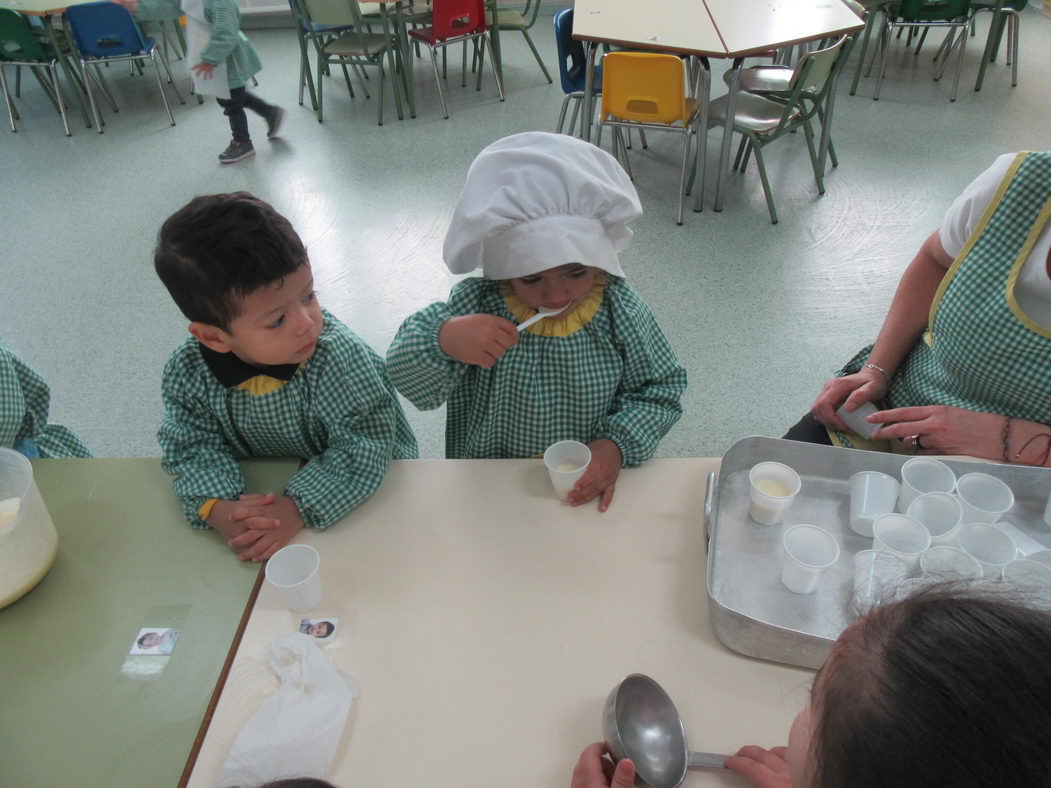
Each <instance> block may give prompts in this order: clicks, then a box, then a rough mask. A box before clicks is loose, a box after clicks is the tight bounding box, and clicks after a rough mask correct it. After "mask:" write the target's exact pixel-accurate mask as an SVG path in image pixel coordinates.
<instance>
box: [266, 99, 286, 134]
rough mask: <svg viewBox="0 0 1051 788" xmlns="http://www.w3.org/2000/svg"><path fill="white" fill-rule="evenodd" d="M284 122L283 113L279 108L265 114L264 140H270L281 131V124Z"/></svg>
mask: <svg viewBox="0 0 1051 788" xmlns="http://www.w3.org/2000/svg"><path fill="white" fill-rule="evenodd" d="M284 122H285V111H284V110H283V109H281V107H273V108H272V109H271V110H270V111H269V112H268V113H266V138H267V139H268V140H272V139H273V138H274V137H276V136H277V133H278V132H279V131H281V124H282V123H284Z"/></svg>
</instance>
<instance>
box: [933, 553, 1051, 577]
mask: <svg viewBox="0 0 1051 788" xmlns="http://www.w3.org/2000/svg"><path fill="white" fill-rule="evenodd" d="M920 571H921V572H923V575H924V578H925V579H928V580H932V581H959V580H981V579H982V577H983V576H984V574H985V573H984V572H983V571H982V565H981V564H980V563H979V562H978V559H977V558H975V557H974V556H972V555H970V554H968V553H965V552H964V551H963V550H960V549H958V548H956V547H950V546H949V545H944V544H941V545H934V546H933V547H931V548H930V549H929V550H926V551H925V552H924V553H923V555H921V556H920ZM1048 571H1051V568H1049V569H1048Z"/></svg>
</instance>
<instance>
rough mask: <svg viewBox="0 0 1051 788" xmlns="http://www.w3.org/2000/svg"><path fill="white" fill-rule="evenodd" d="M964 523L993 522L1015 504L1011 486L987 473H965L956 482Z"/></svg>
mask: <svg viewBox="0 0 1051 788" xmlns="http://www.w3.org/2000/svg"><path fill="white" fill-rule="evenodd" d="M956 495H957V496H959V498H960V505H961V506H962V507H963V521H964V522H965V523H995V522H996V521H997V520H999V519H1000V518H1001V517H1003V516H1004V515H1005V514H1006V513H1007V510H1008V509H1010V508H1011V507H1012V506H1014V504H1015V496H1014V493H1013V492H1011V488H1010V487H1008V486H1007V485H1006V484H1004V483H1003V482H1002V481H1000V480H999V479H997V478H996V477H995V476H990V475H989V474H987V473H966V474H964V475H963V476H961V477H960V480H959V481H958V482H957V483H956Z"/></svg>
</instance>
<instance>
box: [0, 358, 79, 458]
mask: <svg viewBox="0 0 1051 788" xmlns="http://www.w3.org/2000/svg"><path fill="white" fill-rule="evenodd" d="M50 406H51V389H49V388H48V386H47V383H45V382H44V379H43V378H42V377H40V375H39V373H37V371H36V370H35V369H33V368H32V367H31V366H29V365H28V364H27V363H26V362H24V361H23V360H22V359H20V358H19V357H18V356H16V355H15V354H14V353H12V352H11V351H10V350H8V349H7V348H5V347H3V346H2V345H0V446H3V447H4V448H6V449H14V450H15V451H17V452H20V453H21V454H23V455H25V456H26V457H28V458H29V459H31V460H35V459H37V458H38V457H90V456H91V452H90V451H88V447H87V446H85V445H84V444H83V443H82V442H81V440H80V438H78V437H77V436H76V435H74V434H73V433H72V432H71V431H70V430H69V429H68V428H66V427H63V426H62V425H61V424H51V423H49V422H48V420H47V416H48V410H49V408H50Z"/></svg>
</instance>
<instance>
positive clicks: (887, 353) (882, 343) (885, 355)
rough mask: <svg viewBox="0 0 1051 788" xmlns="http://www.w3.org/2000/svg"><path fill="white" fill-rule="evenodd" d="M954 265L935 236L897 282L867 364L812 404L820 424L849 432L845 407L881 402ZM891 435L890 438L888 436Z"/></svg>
mask: <svg viewBox="0 0 1051 788" xmlns="http://www.w3.org/2000/svg"><path fill="white" fill-rule="evenodd" d="M951 264H952V257H950V256H949V255H948V253H946V251H945V249H943V248H942V244H941V239H940V238H939V236H938V231H937V230H935V231H934V232H933V233H931V234H930V235H929V236H928V237H927V240H926V241H924V242H923V245H922V246H921V247H920V250H919V252H917V254H916V256H915V257H914V258H913V259H912V262H910V263H909V265H908V267H907V268H906V269H905V273H904V274H903V275H902V277H901V281H900V282H899V283H898V289H897V290H896V291H895V293H894V298H893V300H892V301H891V304H890V309H888V310H887V317H886V318H885V319H884V321H883V327H882V328H881V329H880V332H879V336H877V337H876V342H875V344H874V345H873V347H872V352H871V353H870V354H869V358H868V362H867V363H868V364H872V365H875V366H877V367H879V368H880V369H882V370H884V372H885V373H886V374H884V372H880V371H879V370H878V369H873V368H872V367H867V366H866V367H862V368H861V370H860V371H859V372H856V373H854V374H853V375H845V376H844V377H841V378H834V379H832V380H829V381H827V382H826V383H825V385H824V387H823V388H822V389H821V393H820V394H819V395H818V397H817V399H816V400H815V401H814V404H813V406H811V411H812V412H813V413H814V415H815V416H816V417H817V419H818V421H820V422H821V423H822V424H825V425H827V426H829V427H833V428H835V429H841V430H846V429H848V428H847V426H846V425H845V424H843V422H842V421H840V419H839V418H838V417H837V416H836V410H837V409H838V408H839V407H840V406H841V405H843V404H846V406H847V410H850V411H853V410H856V409H857V408H858V407H859V406H861V405H862V404H864V403H866V402H871V401H873V400H877V399H879V398H881V397H882V396H883V395H884V394H885V393H886V392H887V384H888V383H889V382H890V379H891V378H892V377H893V376H894V372H895V370H896V369H897V368H898V366H899V365H900V364H901V362H902V361H903V360H904V358H905V357H906V356H907V355H908V354H909V351H910V350H912V348H913V346H914V345H915V344H916V342H917V341H918V340H919V339H920V336H921V335H922V334H923V331H924V329H925V328H926V327H927V318H928V315H929V313H930V309H931V304H932V303H933V302H934V295H935V293H936V292H937V291H938V286H939V285H940V284H941V282H942V279H944V278H945V272H946V271H947V270H948V268H949V266H950V265H951ZM883 437H886V436H883Z"/></svg>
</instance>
